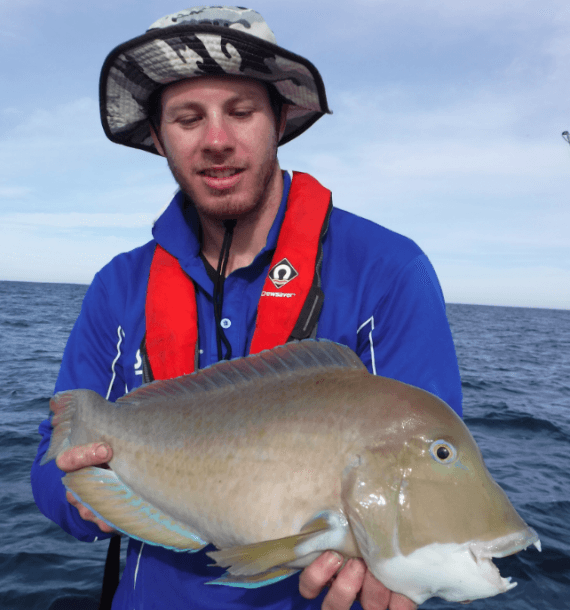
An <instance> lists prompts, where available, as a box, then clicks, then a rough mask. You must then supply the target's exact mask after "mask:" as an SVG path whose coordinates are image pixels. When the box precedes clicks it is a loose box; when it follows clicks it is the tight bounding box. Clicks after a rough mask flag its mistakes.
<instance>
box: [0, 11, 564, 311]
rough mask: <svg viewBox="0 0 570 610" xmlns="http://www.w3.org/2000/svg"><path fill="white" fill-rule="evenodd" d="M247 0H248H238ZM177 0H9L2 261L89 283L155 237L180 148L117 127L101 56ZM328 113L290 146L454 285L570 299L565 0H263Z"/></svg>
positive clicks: (3, 50)
mask: <svg viewBox="0 0 570 610" xmlns="http://www.w3.org/2000/svg"><path fill="white" fill-rule="evenodd" d="M240 4H241V3H240ZM189 6H191V5H184V4H182V5H181V4H176V3H173V2H172V0H168V1H166V0H98V1H97V2H92V3H83V2H77V1H76V0H18V1H17V2H9V1H4V2H0V92H1V93H0V280H20V281H38V282H69V283H83V284H88V283H89V282H90V281H91V280H92V278H93V275H94V274H95V273H96V272H97V271H98V270H99V269H100V268H101V267H102V266H103V265H105V264H106V263H107V262H108V261H109V260H110V259H111V258H112V257H113V256H115V255H116V254H118V253H120V252H123V251H126V250H130V249H132V248H135V247H137V246H139V245H141V244H143V243H145V242H147V241H148V240H149V239H150V238H151V226H152V221H153V219H154V218H155V217H156V216H157V215H158V213H159V212H160V210H161V209H162V208H163V207H164V206H165V205H166V204H167V203H168V201H169V200H170V198H171V196H172V194H173V193H174V191H175V189H176V185H175V183H174V180H173V178H172V177H171V175H170V172H169V170H168V168H167V165H166V161H165V160H164V159H162V158H160V157H158V156H156V155H151V154H149V153H145V152H142V151H138V150H135V149H131V148H126V147H122V146H119V145H117V144H113V143H111V142H110V141H108V140H107V139H106V137H105V134H104V133H103V130H102V128H101V123H100V118H99V109H98V81H99V73H100V69H101V66H102V64H103V61H104V59H105V57H106V55H107V54H108V53H109V52H110V51H111V50H112V49H113V48H114V47H115V46H117V45H119V44H121V43H123V42H125V41H126V40H129V39H131V38H133V37H135V36H138V35H140V34H142V33H143V32H144V31H145V30H146V29H147V28H148V26H149V25H150V24H151V23H153V22H154V21H155V20H156V19H158V18H159V17H162V16H164V15H167V14H169V13H173V12H176V11H178V10H180V9H182V8H188V7H189ZM248 6H249V7H250V8H254V9H256V10H257V11H259V12H260V13H261V14H262V15H263V16H264V18H265V20H266V21H267V23H268V24H269V26H270V27H271V29H272V30H273V31H274V33H275V35H276V37H277V41H278V43H279V44H280V45H281V46H283V47H285V48H286V49H288V50H290V51H293V52H295V53H298V54H300V55H303V56H304V57H306V58H308V59H309V60H310V61H311V62H313V63H314V64H315V65H316V67H317V68H318V69H319V71H320V72H321V75H322V77H323V80H324V83H325V86H326V89H327V98H328V101H329V106H330V107H331V109H332V110H333V114H332V115H328V116H325V117H323V118H322V119H320V120H319V121H318V122H317V123H316V124H315V125H314V126H313V127H311V129H310V130H309V131H307V132H306V133H305V134H303V135H302V136H301V137H299V138H297V139H296V140H294V141H293V142H290V143H288V144H286V145H284V146H283V147H282V148H280V151H279V160H280V164H281V167H282V168H284V169H294V170H299V171H305V172H309V173H311V174H312V175H313V176H315V177H316V178H317V179H318V180H319V181H320V182H321V183H322V184H324V185H325V186H326V187H328V188H329V189H331V190H332V192H333V202H334V204H335V205H336V206H337V207H339V208H343V209H345V210H349V211H351V212H354V213H356V214H359V215H361V216H364V217H366V218H369V219H371V220H373V221H375V222H377V223H379V224H381V225H384V226H386V227H388V228H390V229H392V230H394V231H397V232H399V233H402V234H404V235H406V236H408V237H410V238H412V239H413V240H414V241H415V242H416V243H417V244H418V245H419V246H420V247H421V248H422V249H423V250H424V252H425V253H426V254H427V255H428V257H429V258H430V260H431V261H432V263H433V265H434V267H435V269H436V272H437V274H438V277H439V280H440V283H441V285H442V289H443V292H444V295H445V299H446V301H447V302H450V303H474V304H485V305H508V306H522V307H546V308H558V309H570V205H569V204H570V197H569V196H570V145H569V144H568V142H566V141H565V140H564V139H563V138H562V137H561V133H562V132H563V131H565V130H570V3H569V2H568V0H477V1H475V0H465V1H462V2H458V1H457V0H397V1H396V0H350V2H346V1H343V2H340V1H338V0H327V1H322V0H311V1H310V2H308V1H307V0H287V2H283V1H282V0H275V1H274V0H256V1H255V2H251V3H249V4H248Z"/></svg>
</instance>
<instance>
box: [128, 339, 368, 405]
mask: <svg viewBox="0 0 570 610" xmlns="http://www.w3.org/2000/svg"><path fill="white" fill-rule="evenodd" d="M334 369H355V370H366V367H365V366H364V365H363V364H362V362H361V361H360V359H359V358H358V356H357V355H356V354H355V353H354V352H353V351H352V350H351V349H350V348H349V347H347V346H346V345H340V344H339V343H334V342H333V341H327V340H320V341H317V340H314V339H307V340H305V341H298V342H293V343H287V344H286V345H281V346H279V347H276V348H274V349H271V350H265V351H263V352H260V353H259V354H253V355H250V356H246V357H244V358H236V359H235V360H230V361H223V362H217V363H216V364H213V365H212V366H209V367H207V368H204V369H200V370H199V371H197V372H196V373H192V374H190V375H183V376H182V377H176V378H175V379H168V380H159V381H153V382H152V383H149V384H147V385H144V386H142V387H140V388H138V389H136V390H134V391H133V392H130V393H129V394H127V395H126V396H123V397H122V398H119V400H118V401H117V402H118V403H120V404H123V405H124V404H132V405H135V404H136V403H137V402H140V401H143V400H152V399H154V398H157V399H159V398H160V399H163V398H164V397H165V396H180V395H181V394H187V393H192V394H195V393H198V392H206V391H209V390H210V391H211V390H219V389H222V388H227V387H230V386H232V387H234V388H235V387H236V386H240V385H243V384H248V383H251V382H255V381H256V380H259V379H260V378H268V377H277V378H283V377H287V376H289V375H294V374H295V373H300V372H303V373H305V374H311V373H316V372H323V371H330V370H334Z"/></svg>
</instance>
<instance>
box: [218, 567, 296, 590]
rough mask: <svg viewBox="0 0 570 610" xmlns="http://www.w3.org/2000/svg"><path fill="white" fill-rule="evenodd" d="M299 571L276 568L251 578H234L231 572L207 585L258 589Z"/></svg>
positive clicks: (253, 575)
mask: <svg viewBox="0 0 570 610" xmlns="http://www.w3.org/2000/svg"><path fill="white" fill-rule="evenodd" d="M298 571H299V570H295V569H292V568H275V569H274V570H268V571H267V572H262V573H261V574H252V575H250V576H234V575H232V574H230V573H229V572H226V573H225V574H224V575H223V576H220V578H216V579H215V580H209V581H208V582H207V583H206V584H207V585H225V586H226V587H243V588H244V589H257V588H258V587H265V586H266V585H272V584H273V583H275V582H279V581H280V580H283V579H284V578H287V577H289V576H291V575H292V574H295V572H298Z"/></svg>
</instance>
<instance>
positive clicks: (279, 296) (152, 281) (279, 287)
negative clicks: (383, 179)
mask: <svg viewBox="0 0 570 610" xmlns="http://www.w3.org/2000/svg"><path fill="white" fill-rule="evenodd" d="M331 209H332V197H331V192H330V191H329V190H328V189H326V188H325V187H323V186H322V185H321V184H320V183H319V182H318V181H317V180H315V178H313V177H312V176H309V175H308V174H303V173H300V172H294V173H293V180H292V182H291V187H290V189H289V196H288V198H287V208H286V210H285V218H284V220H283V224H282V226H281V231H280V233H279V238H278V240H277V247H276V249H275V253H274V255H273V258H272V261H271V265H270V266H269V273H268V275H267V277H266V279H265V284H264V286H263V291H262V293H261V298H260V300H259V305H258V309H257V319H256V323H255V331H254V335H253V339H252V342H251V347H250V353H251V354H255V353H258V352H260V351H262V350H264V349H270V348H272V347H276V346H277V345H282V344H284V343H287V341H291V340H294V339H305V338H307V337H309V336H310V335H311V332H312V331H313V329H314V328H315V327H316V323H317V321H318V317H319V314H320V311H321V308H322V305H323V301H324V295H323V292H322V290H321V288H320V267H321V262H322V245H321V244H322V239H323V237H324V235H325V233H326V230H327V226H328V218H329V215H330V211H331ZM289 282H293V283H292V284H291V285H289ZM145 314H146V335H145V339H144V350H142V351H143V355H145V356H146V359H147V364H150V371H147V372H146V374H145V377H150V379H169V378H172V377H178V376H179V375H186V374H188V373H192V372H193V371H194V369H195V366H196V364H195V362H196V353H197V346H198V320H197V317H198V314H197V308H196V293H195V288H194V283H193V282H192V280H191V279H190V278H189V277H188V275H187V274H186V273H185V272H184V271H183V270H182V268H181V267H180V264H179V262H178V260H177V259H176V258H175V257H174V256H172V255H171V254H169V253H168V252H167V251H166V250H165V249H164V248H162V247H161V246H160V245H157V246H156V249H155V253H154V257H153V260H152V264H151V268H150V274H149V280H148V288H147V296H146V305H145ZM144 352H146V353H144ZM150 379H147V380H150Z"/></svg>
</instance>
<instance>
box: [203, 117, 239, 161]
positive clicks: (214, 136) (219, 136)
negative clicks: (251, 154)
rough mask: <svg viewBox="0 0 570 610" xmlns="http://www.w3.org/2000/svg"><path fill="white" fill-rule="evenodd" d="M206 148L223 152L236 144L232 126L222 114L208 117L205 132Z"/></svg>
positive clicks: (204, 143) (204, 144)
mask: <svg viewBox="0 0 570 610" xmlns="http://www.w3.org/2000/svg"><path fill="white" fill-rule="evenodd" d="M203 146H204V149H205V150H209V151H212V152H223V151H225V150H228V149H232V148H233V146H234V135H233V131H232V128H231V126H230V125H229V124H228V122H227V120H226V119H225V118H224V117H222V116H212V117H210V118H208V121H207V123H206V129H205V133H204V142H203Z"/></svg>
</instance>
